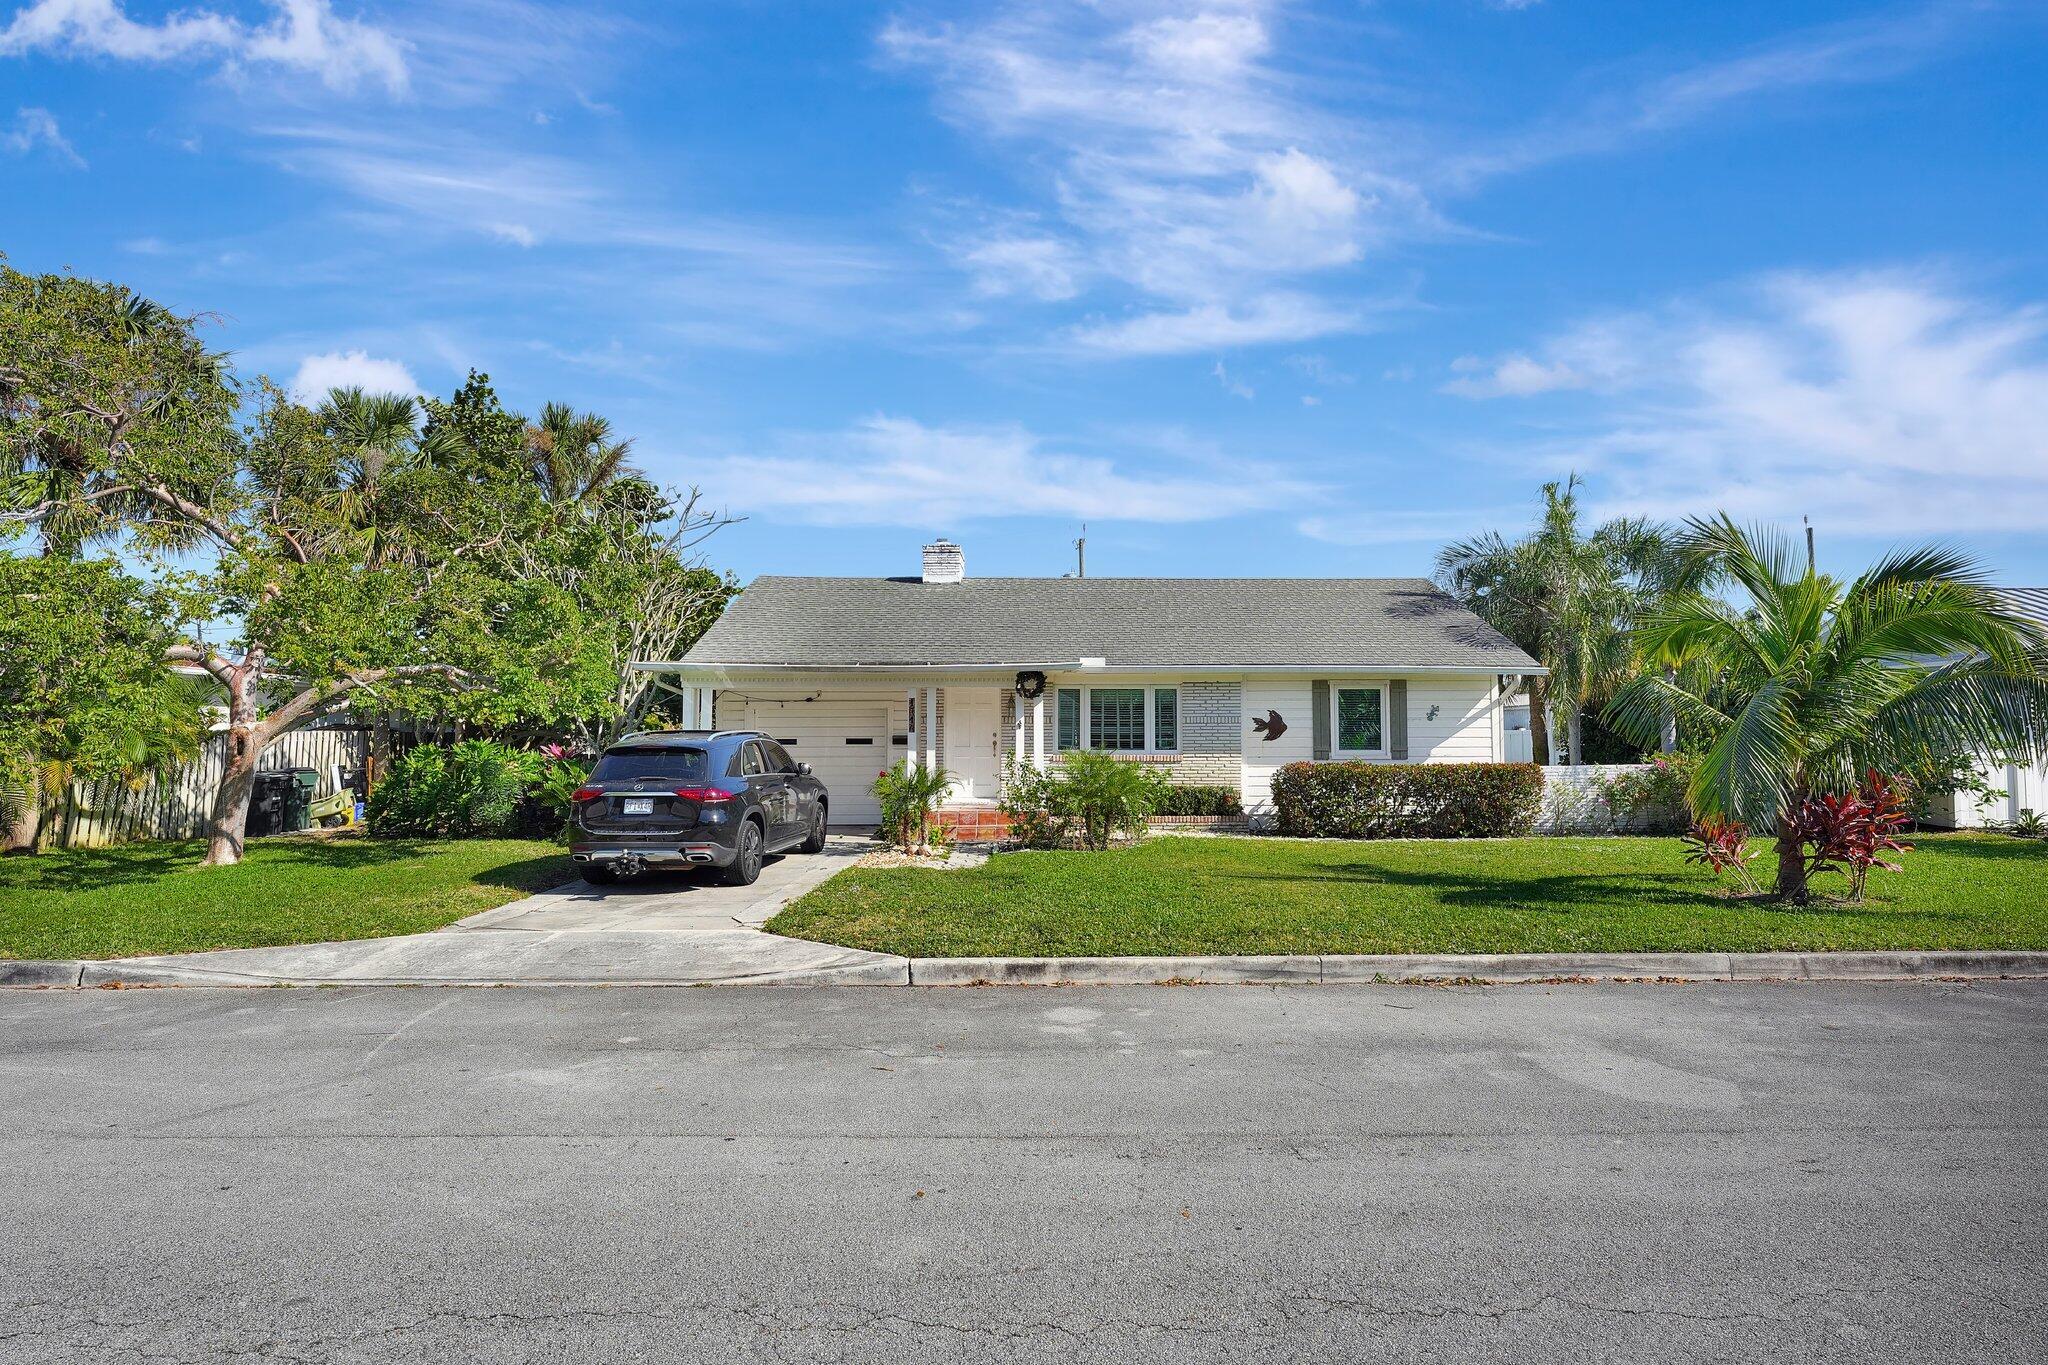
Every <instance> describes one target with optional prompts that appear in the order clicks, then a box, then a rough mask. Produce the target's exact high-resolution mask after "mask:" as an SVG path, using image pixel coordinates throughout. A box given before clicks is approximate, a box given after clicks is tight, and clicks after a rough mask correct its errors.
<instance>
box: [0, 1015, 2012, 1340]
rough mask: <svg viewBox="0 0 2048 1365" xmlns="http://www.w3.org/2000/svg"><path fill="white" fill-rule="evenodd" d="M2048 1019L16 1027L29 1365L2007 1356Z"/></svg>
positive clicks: (11, 1319) (9, 1091) (11, 1102)
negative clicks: (102, 1364) (85, 1364)
mask: <svg viewBox="0 0 2048 1365" xmlns="http://www.w3.org/2000/svg"><path fill="white" fill-rule="evenodd" d="M2044 1119H2048V982H2031V983H2030V982H1998V981H1988V982H1977V983H1970V984H1963V983H1938V982H1914V983H1896V984H1881V985H1879V984H1821V983H1804V984H1783V985H1761V984H1760V985H1689V986H1688V985H1661V986H1658V985H1603V986H1592V985H1582V986H1548V987H1537V986H1516V987H1496V988H1470V987H1467V988H1427V987H1374V986H1355V987H1343V986H1323V987H1202V988H1185V987H1143V986H1139V987H1117V988H1097V989H1082V988H1074V989H1016V988H1010V989H989V988H981V989H973V988H968V989H951V990H944V989H941V990H919V989H911V990H902V989H898V990H879V989H862V988H837V989H834V988H801V989H744V988H741V989H731V988H700V989H634V988H576V987H567V988H539V987H523V988H511V989H374V988H372V989H361V988H357V989H272V990H243V991H236V990H124V991H112V990H107V991H84V992H76V991H41V992H33V991H0V1361H4V1362H36V1363H37V1365H43V1363H44V1362H70V1361H94V1362H99V1361H131V1360H132V1361H195V1362H197V1361H205V1362H212V1361H283V1362H328V1361H334V1362H355V1361H419V1362H436V1363H437V1365H446V1363H447V1362H460V1361H491V1362H512V1361H573V1362H586V1361H588V1362H596V1361H603V1362H629V1361H640V1360H647V1361H707V1362H725V1361H783V1360H789V1361H840V1362H870V1361H872V1362H891V1365H895V1363H897V1362H923V1361H949V1362H951V1361H1037V1360H1056V1361H1059V1362H1062V1365H1085V1363H1086V1362H1096V1361H1190V1360H1199V1361H1258V1362H1275V1361H1316V1362H1330V1361H1351V1360H1384V1361H1429V1362H1445V1361H1544V1362H1564V1361H1706V1360H1744V1361H1810V1360H1843V1361H1859V1362H1861V1361H1927V1360H1936V1359H1939V1360H1944V1361H2000V1362H2011V1361H2018V1360H2038V1359H2041V1358H2042V1355H2043V1349H2044V1343H2048V1232H2044V1227H2048V1218H2044V1215H2048V1177H2044V1169H2048V1166H2044V1158H2048V1142H2044V1135H2043V1125H2044Z"/></svg>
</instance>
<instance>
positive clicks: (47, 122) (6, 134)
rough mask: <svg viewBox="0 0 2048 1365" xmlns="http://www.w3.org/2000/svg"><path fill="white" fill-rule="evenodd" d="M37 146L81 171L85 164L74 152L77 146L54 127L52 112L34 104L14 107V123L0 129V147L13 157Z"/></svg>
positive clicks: (54, 117) (31, 150)
mask: <svg viewBox="0 0 2048 1365" xmlns="http://www.w3.org/2000/svg"><path fill="white" fill-rule="evenodd" d="M38 147H41V148H45V149H47V150H48V151H49V153H50V154H51V155H52V156H55V157H57V158H58V159H60V160H63V161H68V162H70V163H71V164H72V165H74V166H77V167H79V168H80V169H81V170H82V169H84V167H85V158H84V157H82V156H80V155H79V154H78V149H77V148H76V147H74V146H72V145H71V142H70V140H69V139H68V138H66V137H65V136H64V133H63V130H62V129H60V128H59V127H58V126H57V116H56V115H55V114H52V113H51V112H50V111H49V110H47V109H37V108H34V107H28V108H23V109H19V110H16V111H15V118H14V126H13V127H12V128H7V129H0V150H5V151H8V152H11V153H13V154H14V155H15V156H27V155H28V154H29V153H30V152H33V151H35V150H36V149H37V148H38Z"/></svg>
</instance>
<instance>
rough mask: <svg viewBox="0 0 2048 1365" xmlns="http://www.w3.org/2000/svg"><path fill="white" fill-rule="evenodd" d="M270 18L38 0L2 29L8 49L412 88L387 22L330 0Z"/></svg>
mask: <svg viewBox="0 0 2048 1365" xmlns="http://www.w3.org/2000/svg"><path fill="white" fill-rule="evenodd" d="M269 3H270V7H271V8H272V9H273V10H274V11H275V13H274V14H273V16H272V17H271V19H270V21H269V22H268V23H265V24H260V25H255V26H251V25H248V24H245V23H243V22H242V21H241V20H239V19H235V18H231V17H229V16H227V15H223V14H219V13H216V12H214V11H212V10H203V9H202V10H179V11H176V12H173V13H172V14H170V15H168V16H166V17H165V18H164V19H163V20H162V21H161V22H159V23H147V22H138V21H137V20H134V19H131V18H129V17H128V14H127V11H126V10H125V9H124V8H123V6H122V4H121V0H35V3H33V4H30V5H28V6H27V7H26V8H24V9H21V10H19V11H17V12H16V14H15V16H14V18H13V19H12V20H11V21H10V22H9V23H8V25H7V27H6V28H4V29H0V56H22V55H26V54H29V53H33V52H49V53H54V54H58V55H64V56H75V57H111V58H114V59H116V60H118V61H135V62H171V61H177V60H179V59H181V58H198V57H206V58H212V59H214V60H217V61H219V62H220V63H222V64H223V65H224V66H225V67H227V68H230V69H233V68H239V67H243V66H275V67H281V68H283V69H285V70H288V71H303V72H308V73H310V74H312V75H314V76H317V77H318V78H319V79H320V81H321V83H322V84H324V85H326V86H327V87H328V88H330V89H334V90H353V89H355V88H356V87H357V86H358V85H359V84H361V83H363V82H365V81H370V82H374V83H376V84H379V85H382V86H383V87H384V88H385V89H386V90H387V91H389V92H390V93H391V94H393V95H402V94H404V93H405V91H406V87H407V67H406V60H405V52H404V47H403V45H402V44H401V43H400V41H399V40H398V39H396V38H394V37H393V36H391V35H390V34H388V33H386V32H384V31H383V30H382V29H378V28H375V27H372V26H371V25H368V24H365V23H363V22H361V21H360V20H355V19H344V18H342V17H340V16H339V15H337V14H335V13H334V10H333V8H332V7H331V6H330V5H329V3H328V0H269Z"/></svg>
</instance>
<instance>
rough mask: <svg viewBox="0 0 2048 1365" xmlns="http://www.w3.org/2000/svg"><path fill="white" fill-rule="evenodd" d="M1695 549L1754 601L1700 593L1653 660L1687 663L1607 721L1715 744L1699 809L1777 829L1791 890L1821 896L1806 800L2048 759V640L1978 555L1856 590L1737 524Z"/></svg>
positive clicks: (1647, 624) (1647, 637)
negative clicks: (1671, 725)
mask: <svg viewBox="0 0 2048 1365" xmlns="http://www.w3.org/2000/svg"><path fill="white" fill-rule="evenodd" d="M1681 549H1682V551H1683V552H1684V553H1685V554H1686V556H1687V558H1688V559H1689V560H1690V561H1691V562H1692V563H1694V564H1695V565H1697V566H1699V567H1700V569H1701V570H1702V571H1703V572H1704V573H1706V574H1709V575H1711V576H1712V577H1713V578H1714V579H1715V581H1717V582H1720V583H1725V584H1727V585H1729V586H1731V587H1733V588H1734V589H1735V590H1736V591H1737V592H1738V593H1739V594H1740V599H1741V600H1739V601H1737V602H1734V603H1730V602H1725V601H1722V600H1720V599H1719V598H1717V597H1714V596H1709V595H1707V594H1706V593H1704V592H1700V591H1696V590H1695V591H1689V592H1681V593H1677V594H1674V595H1672V596H1671V597H1669V598H1668V599H1667V600H1666V601H1664V602H1663V603H1662V604H1661V605H1660V606H1658V607H1657V608H1656V609H1654V610H1652V611H1651V612H1650V613H1648V614H1647V615H1646V617H1645V618H1644V620H1643V621H1642V623H1641V624H1640V625H1639V626H1638V627H1637V631H1636V634H1637V643H1638V648H1639V649H1641V650H1642V651H1644V652H1646V653H1651V654H1657V655H1663V656H1668V657H1671V658H1676V659H1682V660H1684V661H1685V663H1684V666H1683V667H1682V668H1680V669H1679V670H1678V672H1677V673H1676V675H1675V676H1667V675H1665V674H1662V673H1658V672H1650V673H1646V674H1643V675H1641V676H1639V677H1637V678H1636V679H1635V680H1634V681H1632V682H1631V683H1630V684H1628V685H1627V686H1626V687H1624V688H1623V689H1622V690H1621V691H1620V693H1619V694H1618V695H1617V696H1616V697H1615V699H1614V700H1613V702H1612V703H1611V704H1610V705H1609V707H1608V709H1607V716H1608V719H1609V720H1610V722H1611V723H1612V724H1613V725H1614V726H1615V727H1616V728H1617V729H1619V730H1621V731H1622V732H1623V733H1625V734H1630V735H1633V736H1637V737H1644V736H1648V735H1650V734H1653V733H1655V732H1656V730H1657V729H1658V728H1659V726H1660V725H1661V723H1662V719H1663V717H1664V715H1665V714H1666V713H1667V712H1669V711H1671V710H1676V711H1677V712H1678V713H1679V714H1680V715H1681V716H1682V717H1684V718H1685V720H1686V721H1687V723H1688V726H1689V727H1690V728H1693V729H1696V730H1697V731H1698V732H1700V733H1702V734H1703V735H1705V736H1707V737H1708V738H1709V741H1710V743H1709V747H1708V748H1707V749H1706V751H1705V753H1704V755H1703V756H1702V757H1701V760H1700V763H1699V765H1698V767H1697V769H1696V770H1695V772H1694V775H1693V778H1692V785H1691V788H1690V790H1689V792H1688V797H1689V800H1690V802H1691V805H1692V808H1693V810H1694V811H1695V812H1696V813H1697V814H1699V815H1701V816H1718V817H1721V818H1724V819H1728V820H1734V821H1740V822H1742V823H1744V824H1746V825H1749V826H1750V827H1752V828H1757V829H1766V830H1773V831H1775V832H1776V839H1777V856H1778V872H1777V880H1776V890H1777V894H1778V895H1779V896H1781V897H1783V898H1785V899H1788V900H1792V901H1804V900H1806V899H1807V896H1808V889H1807V876H1808V861H1807V859H1806V857H1805V854H1804V849H1803V847H1802V845H1801V843H1800V839H1799V835H1798V832H1797V829H1796V822H1795V821H1794V820H1793V819H1791V818H1790V816H1791V815H1792V813H1793V812H1795V811H1797V810H1798V809H1800V807H1801V806H1802V804H1803V803H1804V802H1805V801H1806V800H1807V799H1808V798H1809V797H1813V796H1818V795H1838V794H1841V793H1845V792H1850V791H1853V790H1855V789H1856V788H1857V786H1858V784H1859V782H1861V781H1862V780H1863V778H1864V777H1865V775H1866V774H1867V773H1869V772H1871V771H1876V772H1879V773H1884V774H1899V773H1910V772H1913V771H1916V770H1919V769H1921V768H1924V767H1926V766H1927V765H1929V764H1930V763H1933V762H1939V761H1941V760H1943V759H1945V758H1946V757H1948V756H1951V755H1954V754H1957V753H1969V752H1979V753H2003V754H2011V755H2014V756H2017V757H2018V758H2019V759H2020V760H2021V761H2023V762H2033V761H2035V760H2036V759H2038V758H2039V757H2041V756H2042V755H2043V754H2048V641H2044V638H2043V633H2042V630H2041V628H2040V627H2039V626H2038V625H2036V624H2035V623H2033V622H2031V621H2029V620H2028V619H2027V618H2025V617H2024V616H2021V615H2019V614H2017V613H2015V612H2013V611H2012V610H2011V609H2010V608H2008V607H2007V606H2006V605H2005V603H2004V602H2003V601H2002V600H2001V599H2000V597H1999V596H1998V594H1997V593H1996V592H1994V591H1993V590H1992V588H1991V586H1990V584H1989V581H1988V579H1987V577H1986V575H1985V573H1984V570H1983V569H1982V568H1981V567H1980V566H1979V565H1977V564H1976V563H1974V562H1973V561H1972V560H1970V559H1969V558H1968V557H1967V556H1965V555H1962V554H1959V553H1957V552H1954V551H1951V550H1947V549H1942V548H1938V547H1934V548H1920V549H1908V550H1901V551H1898V552H1896V553H1894V554H1891V555H1888V556H1886V557H1885V558H1884V559H1882V560H1880V561H1879V562H1878V563H1876V564H1874V565H1872V566H1871V568H1870V569H1869V570H1868V571H1866V572H1865V573H1863V574H1862V575H1861V576H1859V577H1857V578H1856V579H1854V580H1852V581H1849V582H1843V581H1841V580H1839V579H1836V578H1833V577H1831V576H1829V575H1826V574H1821V573H1818V572H1816V571H1815V569H1814V568H1813V566H1812V565H1811V564H1810V563H1808V562H1806V559H1805V556H1804V555H1803V554H1802V553H1801V551H1800V550H1799V549H1798V547H1797V546H1796V545H1795V544H1794V542H1793V541H1792V540H1790V539H1789V538H1787V537H1785V536H1782V535H1780V534H1777V533H1775V532H1773V531H1770V530H1764V529H1745V528H1743V527H1741V526H1738V525H1736V524H1735V523H1734V522H1733V521H1731V520H1729V519H1728V518H1727V517H1726V516H1723V517H1721V518H1719V519H1716V520H1710V521H1709V520H1695V521H1692V522H1689V523H1687V527H1686V532H1685V534H1684V536H1683V538H1682V541H1681Z"/></svg>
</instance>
